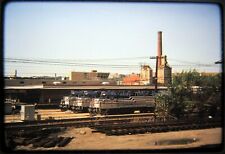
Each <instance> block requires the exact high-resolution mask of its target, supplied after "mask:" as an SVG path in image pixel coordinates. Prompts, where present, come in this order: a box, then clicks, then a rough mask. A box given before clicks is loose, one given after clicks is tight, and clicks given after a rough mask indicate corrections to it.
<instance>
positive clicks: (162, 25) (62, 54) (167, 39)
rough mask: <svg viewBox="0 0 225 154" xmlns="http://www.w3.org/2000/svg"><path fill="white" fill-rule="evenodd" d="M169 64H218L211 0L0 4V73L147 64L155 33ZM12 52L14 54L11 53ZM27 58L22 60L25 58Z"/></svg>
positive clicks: (209, 67)
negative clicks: (0, 34)
mask: <svg viewBox="0 0 225 154" xmlns="http://www.w3.org/2000/svg"><path fill="white" fill-rule="evenodd" d="M158 31H162V33H163V34H162V35H163V36H162V38H163V55H166V56H167V58H168V64H169V65H170V66H171V67H172V71H173V72H179V71H182V70H190V69H197V70H198V71H200V72H202V71H208V72H219V71H221V68H220V65H216V64H214V62H215V61H218V60H220V59H221V54H222V44H221V16H220V8H219V7H218V6H217V5H214V4H197V3H196V4H194V3H193V4H192V3H152V2H151V3H135V2H130V3H128V2H126V3H118V2H117V3H116V2H113V3H112V2H11V3H8V4H7V5H6V8H5V11H4V59H5V62H4V73H5V75H13V74H14V72H15V70H17V73H18V75H19V76H38V75H54V74H55V73H57V75H62V76H68V74H69V72H70V71H91V70H98V72H111V73H122V74H129V73H132V72H134V73H139V72H140V65H142V64H148V65H150V67H151V68H152V69H153V70H154V69H155V60H153V59H149V57H150V56H156V53H157V33H158ZM18 59H19V60H18ZM28 61H29V62H28Z"/></svg>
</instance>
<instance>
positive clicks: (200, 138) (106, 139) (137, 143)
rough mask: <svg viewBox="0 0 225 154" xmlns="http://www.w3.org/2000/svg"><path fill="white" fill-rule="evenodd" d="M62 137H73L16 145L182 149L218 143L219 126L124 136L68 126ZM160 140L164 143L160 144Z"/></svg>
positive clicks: (67, 148)
mask: <svg viewBox="0 0 225 154" xmlns="http://www.w3.org/2000/svg"><path fill="white" fill-rule="evenodd" d="M58 135H59V136H64V137H74V138H73V140H72V141H71V142H70V143H69V144H68V145H67V146H65V147H54V148H36V149H33V148H32V146H31V145H30V146H27V147H19V148H18V149H24V150H141V149H142V150H148V149H183V148H193V147H199V146H202V145H209V144H220V143H221V142H222V129H221V128H212V129H201V130H188V131H177V132H166V133H153V134H151V133H149V134H137V135H124V136H106V135H105V134H103V133H99V132H92V129H90V128H72V127H70V128H67V130H66V131H65V132H62V133H60V134H58ZM184 139H190V140H192V141H193V143H187V144H184V143H183V144H179V143H174V144H172V145H168V144H167V143H169V141H170V140H184ZM160 143H164V144H162V145H160Z"/></svg>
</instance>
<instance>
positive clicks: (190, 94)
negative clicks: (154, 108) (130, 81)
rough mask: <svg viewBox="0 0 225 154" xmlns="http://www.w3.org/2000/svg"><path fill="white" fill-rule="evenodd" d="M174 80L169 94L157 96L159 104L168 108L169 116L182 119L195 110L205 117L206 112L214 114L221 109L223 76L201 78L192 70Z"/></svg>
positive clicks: (169, 87)
mask: <svg viewBox="0 0 225 154" xmlns="http://www.w3.org/2000/svg"><path fill="white" fill-rule="evenodd" d="M172 78H173V80H172V84H171V85H169V86H168V90H167V92H164V93H159V94H158V95H157V96H156V100H157V103H159V104H163V105H164V107H167V109H165V110H166V111H167V112H168V113H169V114H172V115H174V116H176V117H177V118H181V117H182V116H183V115H185V113H187V112H191V109H195V110H197V111H199V113H201V115H202V116H203V115H204V114H205V112H211V113H213V112H216V111H217V110H216V109H218V107H219V108H220V106H221V102H220V96H219V94H220V89H221V74H218V75H216V76H201V75H200V73H198V72H197V71H196V70H190V71H187V72H185V71H182V72H181V73H179V74H176V75H173V77H172ZM209 102H211V104H210V103H209ZM212 103H214V105H212Z"/></svg>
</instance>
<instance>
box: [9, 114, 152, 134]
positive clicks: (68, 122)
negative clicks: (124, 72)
mask: <svg viewBox="0 0 225 154" xmlns="http://www.w3.org/2000/svg"><path fill="white" fill-rule="evenodd" d="M154 119H155V114H153V113H145V114H126V115H111V116H95V117H87V118H73V119H60V120H42V121H26V122H15V123H6V124H5V129H7V130H19V129H34V128H40V127H55V126H74V127H89V126H95V125H102V124H113V123H120V124H121V123H130V122H133V121H141V120H145V121H146V120H148V121H153V120H154Z"/></svg>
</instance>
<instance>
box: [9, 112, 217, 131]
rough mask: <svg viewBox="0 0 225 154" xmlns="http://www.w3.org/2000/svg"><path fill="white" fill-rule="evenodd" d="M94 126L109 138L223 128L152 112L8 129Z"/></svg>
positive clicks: (35, 123) (14, 125)
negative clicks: (109, 136)
mask: <svg viewBox="0 0 225 154" xmlns="http://www.w3.org/2000/svg"><path fill="white" fill-rule="evenodd" d="M69 126H73V127H77V128H79V127H90V128H93V129H95V130H96V131H98V132H102V133H105V134H107V135H126V134H140V133H147V132H151V133H154V132H166V131H177V130H188V129H200V128H211V127H221V122H220V120H219V119H218V120H213V119H205V120H203V119H201V120H199V119H196V120H193V119H191V120H184V119H183V120H177V119H165V117H161V116H158V115H155V114H152V113H147V114H130V115H129V114H127V115H112V116H96V117H89V118H75V119H63V120H47V121H32V122H24V123H21V122H18V123H7V124H5V129H6V130H8V131H15V130H26V129H38V128H48V127H53V128H54V127H69Z"/></svg>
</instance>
